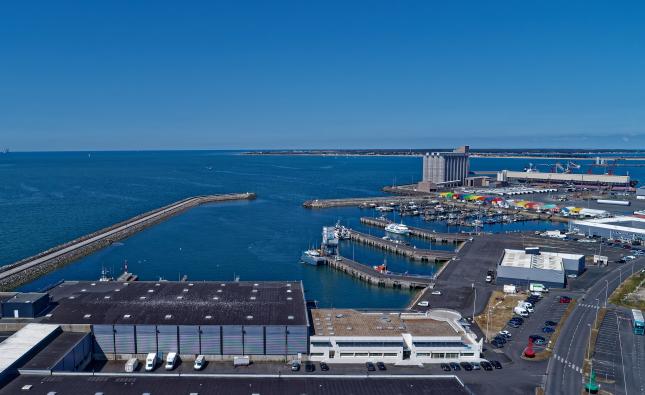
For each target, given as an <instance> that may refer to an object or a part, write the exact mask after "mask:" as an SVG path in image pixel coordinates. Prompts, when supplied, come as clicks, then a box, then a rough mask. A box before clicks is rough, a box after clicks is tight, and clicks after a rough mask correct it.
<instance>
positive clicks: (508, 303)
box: [475, 291, 526, 339]
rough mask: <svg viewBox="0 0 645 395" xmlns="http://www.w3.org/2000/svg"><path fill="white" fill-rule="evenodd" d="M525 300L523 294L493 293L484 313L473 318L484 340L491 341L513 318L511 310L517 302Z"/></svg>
mask: <svg viewBox="0 0 645 395" xmlns="http://www.w3.org/2000/svg"><path fill="white" fill-rule="evenodd" d="M525 298H526V295H524V294H505V293H503V292H501V291H493V293H492V294H491V296H490V299H488V304H487V305H486V308H485V309H484V312H483V313H482V314H480V315H478V316H476V317H475V322H477V325H479V328H480V329H481V330H482V332H484V334H485V335H486V339H492V338H493V337H495V335H496V334H497V333H498V332H499V331H501V330H502V328H504V327H505V326H506V323H507V322H508V320H510V319H511V318H512V317H513V308H515V306H517V302H518V301H523V300H524V299H525ZM489 310H490V314H489ZM489 317H490V322H489ZM487 327H488V331H487V330H486V328H487Z"/></svg>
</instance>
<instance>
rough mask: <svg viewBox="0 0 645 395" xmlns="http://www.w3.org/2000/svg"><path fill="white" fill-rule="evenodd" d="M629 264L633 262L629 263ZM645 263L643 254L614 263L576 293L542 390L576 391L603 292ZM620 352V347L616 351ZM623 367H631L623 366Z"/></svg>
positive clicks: (557, 391)
mask: <svg viewBox="0 0 645 395" xmlns="http://www.w3.org/2000/svg"><path fill="white" fill-rule="evenodd" d="M632 265H633V266H632ZM632 267H633V270H634V271H636V270H640V269H642V268H644V267H645V258H639V259H637V260H635V261H632V262H631V263H629V264H625V265H621V266H616V267H613V268H612V269H610V271H609V272H608V273H607V274H606V275H604V276H603V277H601V278H600V279H599V280H598V281H597V282H596V283H595V284H594V285H592V286H591V287H590V288H589V289H588V290H587V291H586V292H584V293H583V294H581V295H580V296H579V297H578V304H577V305H576V307H575V308H574V310H573V312H572V313H571V315H570V316H569V318H568V319H567V321H566V322H565V323H564V326H563V327H562V331H561V333H560V337H559V338H558V342H557V344H556V346H555V349H554V350H553V357H552V358H551V359H550V360H549V364H548V366H547V373H546V383H545V390H546V393H547V394H579V393H580V392H581V391H582V389H583V385H584V384H583V376H582V366H583V361H584V359H585V351H586V350H587V344H588V342H589V334H590V327H591V325H592V324H593V322H594V320H595V319H596V316H597V312H598V309H597V306H604V305H605V302H606V295H611V292H612V291H613V290H614V289H616V287H618V285H619V284H620V282H621V281H620V280H621V279H622V280H624V279H625V277H626V274H627V272H629V273H631V271H632ZM619 352H620V351H619ZM626 368H631V367H627V366H626Z"/></svg>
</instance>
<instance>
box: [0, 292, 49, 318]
mask: <svg viewBox="0 0 645 395" xmlns="http://www.w3.org/2000/svg"><path fill="white" fill-rule="evenodd" d="M0 305H2V309H1V310H0V311H1V312H2V315H1V316H2V317H11V318H35V317H37V316H38V315H39V314H40V313H42V312H43V311H44V310H45V309H46V308H47V307H48V306H49V295H48V294H46V293H37V292H24V293H22V292H1V293H0Z"/></svg>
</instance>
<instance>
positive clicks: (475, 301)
mask: <svg viewBox="0 0 645 395" xmlns="http://www.w3.org/2000/svg"><path fill="white" fill-rule="evenodd" d="M470 286H471V287H472V289H473V290H474V291H475V297H474V298H473V322H475V304H476V303H477V288H475V283H472V284H471V285H470Z"/></svg>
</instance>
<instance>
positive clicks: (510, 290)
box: [504, 284, 517, 294]
mask: <svg viewBox="0 0 645 395" xmlns="http://www.w3.org/2000/svg"><path fill="white" fill-rule="evenodd" d="M504 293H505V294H514V293H517V287H515V285H510V284H505V285H504Z"/></svg>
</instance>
